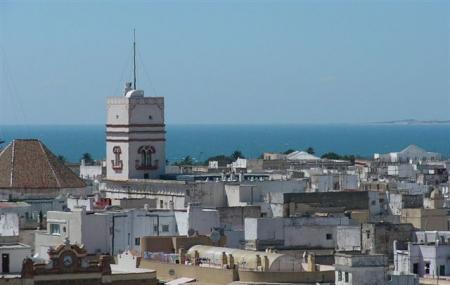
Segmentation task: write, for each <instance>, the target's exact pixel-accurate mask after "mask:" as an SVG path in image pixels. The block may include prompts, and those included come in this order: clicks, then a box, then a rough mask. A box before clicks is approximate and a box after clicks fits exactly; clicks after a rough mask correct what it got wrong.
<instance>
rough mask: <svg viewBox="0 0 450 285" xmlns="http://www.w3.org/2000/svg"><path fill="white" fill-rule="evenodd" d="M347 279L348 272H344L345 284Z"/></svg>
mask: <svg viewBox="0 0 450 285" xmlns="http://www.w3.org/2000/svg"><path fill="white" fill-rule="evenodd" d="M348 280H349V278H348V272H345V280H344V281H345V282H348Z"/></svg>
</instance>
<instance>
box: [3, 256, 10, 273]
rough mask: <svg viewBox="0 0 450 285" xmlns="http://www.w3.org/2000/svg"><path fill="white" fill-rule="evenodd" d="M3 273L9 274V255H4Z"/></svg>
mask: <svg viewBox="0 0 450 285" xmlns="http://www.w3.org/2000/svg"><path fill="white" fill-rule="evenodd" d="M2 273H9V254H8V253H2Z"/></svg>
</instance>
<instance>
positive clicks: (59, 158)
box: [57, 154, 66, 163]
mask: <svg viewBox="0 0 450 285" xmlns="http://www.w3.org/2000/svg"><path fill="white" fill-rule="evenodd" d="M57 158H58V160H59V161H60V162H61V163H66V158H65V157H64V155H62V154H58V156H57Z"/></svg>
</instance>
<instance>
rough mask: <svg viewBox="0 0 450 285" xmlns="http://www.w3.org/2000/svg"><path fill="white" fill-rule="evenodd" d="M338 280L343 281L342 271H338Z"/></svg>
mask: <svg viewBox="0 0 450 285" xmlns="http://www.w3.org/2000/svg"><path fill="white" fill-rule="evenodd" d="M338 281H342V271H338Z"/></svg>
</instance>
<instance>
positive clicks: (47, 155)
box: [0, 140, 86, 189]
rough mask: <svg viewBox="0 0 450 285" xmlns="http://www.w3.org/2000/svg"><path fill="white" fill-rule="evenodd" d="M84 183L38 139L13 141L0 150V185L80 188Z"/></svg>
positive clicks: (11, 186) (5, 186) (27, 187)
mask: <svg viewBox="0 0 450 285" xmlns="http://www.w3.org/2000/svg"><path fill="white" fill-rule="evenodd" d="M85 186H86V184H85V183H84V182H83V180H81V179H80V178H79V177H78V176H76V175H75V173H73V172H72V171H71V170H70V169H69V168H67V167H66V166H65V165H64V164H63V163H61V162H60V161H59V160H58V158H57V157H56V156H55V155H54V154H53V153H52V152H51V151H50V150H49V149H48V148H47V147H46V146H45V145H44V144H43V143H42V142H40V141H39V140H13V141H12V142H11V143H10V144H9V145H8V146H7V147H6V148H5V149H4V150H3V151H2V152H1V153H0V188H26V189H30V188H31V189H32V188H38V189H43V188H47V189H60V188H83V187H85Z"/></svg>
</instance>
